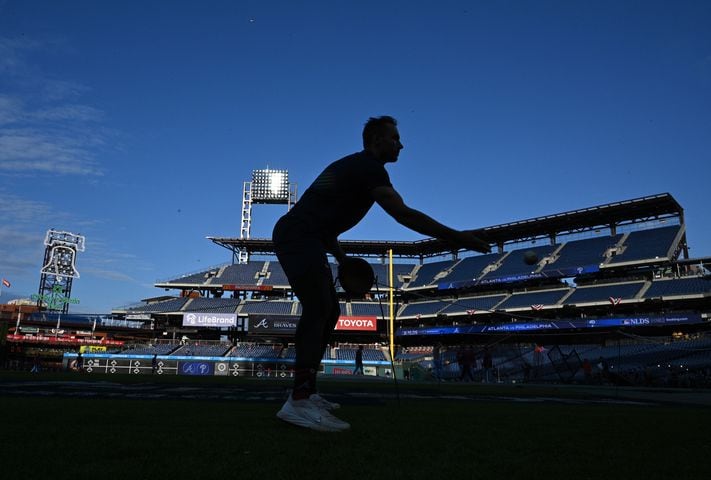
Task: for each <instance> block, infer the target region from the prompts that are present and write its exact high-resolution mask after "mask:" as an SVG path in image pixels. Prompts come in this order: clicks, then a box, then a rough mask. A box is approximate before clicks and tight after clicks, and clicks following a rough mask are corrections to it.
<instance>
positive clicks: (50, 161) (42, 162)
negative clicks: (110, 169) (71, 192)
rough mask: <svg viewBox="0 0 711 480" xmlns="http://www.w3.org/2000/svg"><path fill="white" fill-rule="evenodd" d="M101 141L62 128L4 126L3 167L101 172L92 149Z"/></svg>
mask: <svg viewBox="0 0 711 480" xmlns="http://www.w3.org/2000/svg"><path fill="white" fill-rule="evenodd" d="M97 142H99V140H97V139H92V138H73V137H71V136H70V135H69V134H68V132H62V131H51V130H45V131H42V130H39V129H35V128H26V129H0V170H5V171H12V172H22V171H35V172H41V173H58V174H75V175H101V173H102V172H101V169H100V168H99V166H98V164H97V162H96V160H95V158H94V152H93V151H92V149H91V147H92V146H93V145H94V144H96V143H97Z"/></svg>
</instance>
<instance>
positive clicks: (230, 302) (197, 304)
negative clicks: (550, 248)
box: [183, 297, 240, 313]
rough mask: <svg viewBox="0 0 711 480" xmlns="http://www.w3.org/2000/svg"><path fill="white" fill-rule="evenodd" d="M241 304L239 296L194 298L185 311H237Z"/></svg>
mask: <svg viewBox="0 0 711 480" xmlns="http://www.w3.org/2000/svg"><path fill="white" fill-rule="evenodd" d="M239 304H240V299H239V298H203V297H201V298H193V299H192V301H191V302H190V303H188V304H187V305H186V306H185V308H184V309H183V311H185V312H206V313H235V312H236V311H237V307H238V306H239Z"/></svg>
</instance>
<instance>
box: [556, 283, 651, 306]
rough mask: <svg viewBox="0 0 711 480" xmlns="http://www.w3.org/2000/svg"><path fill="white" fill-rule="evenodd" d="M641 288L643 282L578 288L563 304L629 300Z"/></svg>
mask: <svg viewBox="0 0 711 480" xmlns="http://www.w3.org/2000/svg"><path fill="white" fill-rule="evenodd" d="M643 286H644V282H631V283H615V284H610V285H595V286H591V287H578V288H577V289H575V291H574V292H573V293H572V294H571V295H570V296H569V297H568V298H567V299H566V300H565V303H566V304H568V305H576V304H581V303H593V302H609V301H610V297H612V298H621V299H622V300H629V299H632V298H635V296H636V295H637V294H638V293H639V292H640V290H641V289H642V287H643Z"/></svg>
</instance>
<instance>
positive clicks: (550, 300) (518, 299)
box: [496, 288, 570, 310]
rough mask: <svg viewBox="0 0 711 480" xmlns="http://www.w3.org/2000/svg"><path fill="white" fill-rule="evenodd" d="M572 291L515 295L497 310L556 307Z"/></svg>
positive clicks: (545, 291)
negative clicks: (539, 306)
mask: <svg viewBox="0 0 711 480" xmlns="http://www.w3.org/2000/svg"><path fill="white" fill-rule="evenodd" d="M569 291H570V289H567V288H566V289H558V290H544V291H537V292H526V293H514V294H513V295H511V296H510V297H509V298H507V299H506V300H504V301H503V302H502V303H500V304H499V305H498V306H497V307H496V308H497V310H506V309H512V308H531V307H532V306H534V305H544V306H549V305H555V304H557V303H558V302H559V301H560V300H561V299H562V298H563V296H564V295H565V294H567V293H568V292H569Z"/></svg>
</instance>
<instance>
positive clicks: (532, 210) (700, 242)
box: [0, 0, 711, 312]
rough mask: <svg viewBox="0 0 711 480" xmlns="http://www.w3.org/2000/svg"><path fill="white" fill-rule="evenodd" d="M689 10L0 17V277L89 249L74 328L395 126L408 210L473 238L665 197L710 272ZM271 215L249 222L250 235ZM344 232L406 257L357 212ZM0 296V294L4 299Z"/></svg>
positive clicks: (648, 6)
mask: <svg viewBox="0 0 711 480" xmlns="http://www.w3.org/2000/svg"><path fill="white" fill-rule="evenodd" d="M709 25H711V3H709V2H706V1H697V2H689V1H674V2H672V1H668V2H654V1H634V2H633V1H601V2H588V1H579V2H578V1H567V0H566V1H558V2H546V1H521V2H513V1H502V2H447V1H443V2H433V1H419V2H413V1H392V2H390V1H382V0H381V1H358V2H355V1H353V2H347V1H328V2H326V1H322V2H308V1H306V2H291V1H283V2H276V1H268V0H262V1H224V2H222V1H211V2H181V1H170V2H169V1H163V2H157V1H144V2H137V1H135V2H133V1H123V2H111V1H105V2H104V1H102V2H96V1H63V2H56V1H15V0H6V1H1V0H0V220H1V221H0V276H2V277H4V278H7V279H9V280H10V281H11V282H12V287H11V288H10V289H5V290H4V292H3V296H5V297H6V296H7V294H8V293H13V294H15V295H30V294H32V293H36V292H37V289H38V286H39V269H40V268H41V266H42V265H41V263H42V259H43V249H44V246H43V244H42V241H43V239H44V235H45V232H46V231H47V229H49V228H56V229H60V230H66V231H71V232H74V233H81V234H83V235H85V236H86V251H85V252H83V253H80V254H79V255H78V258H77V268H78V270H79V272H80V274H81V278H79V279H77V280H75V281H74V288H73V295H72V296H73V297H75V298H78V299H80V300H81V304H80V305H78V306H73V307H72V311H77V312H80V311H84V312H107V311H109V310H110V309H111V308H112V307H116V306H119V305H124V304H128V303H132V302H135V301H137V300H139V299H141V298H145V297H150V296H154V295H160V294H162V293H163V292H162V291H161V290H159V289H156V288H155V287H153V284H154V283H155V281H156V280H158V279H162V280H164V279H167V278H171V277H173V276H176V275H179V274H182V273H187V272H193V271H198V270H200V269H202V268H206V267H209V266H212V265H216V264H220V263H224V262H229V261H230V260H231V256H230V254H229V252H228V251H227V250H224V249H222V248H220V247H218V246H216V245H214V244H212V243H211V242H209V241H208V240H206V239H205V237H206V236H238V235H239V229H240V212H241V200H242V184H243V182H244V181H246V180H249V179H250V178H251V172H252V170H253V169H256V168H265V167H267V166H269V167H272V168H286V169H288V170H289V171H290V175H291V180H292V181H294V182H296V183H297V184H298V185H299V188H300V190H303V189H304V188H306V187H307V186H308V184H309V183H310V182H311V180H313V178H314V177H315V176H316V175H317V174H318V173H319V172H320V170H321V169H322V168H323V167H324V166H325V165H326V164H328V163H330V162H331V161H333V160H336V159H338V158H340V157H342V156H344V155H346V154H349V153H352V152H355V151H357V150H359V149H360V148H361V146H360V132H361V128H362V124H363V123H364V121H365V120H366V119H367V118H368V117H369V116H372V115H381V114H390V115H394V116H395V117H397V118H398V120H399V122H400V132H401V135H402V139H403V143H404V145H405V150H404V151H403V152H402V154H401V156H400V161H399V162H398V163H397V164H394V165H390V166H389V167H388V168H389V171H390V174H391V179H392V181H393V184H394V186H395V188H396V189H397V190H398V191H399V192H400V193H401V194H402V195H403V197H404V198H405V200H406V202H407V203H408V204H410V205H411V206H413V207H415V208H418V209H420V210H423V211H425V212H426V213H429V214H431V215H432V216H433V217H435V218H437V219H438V220H440V221H442V222H444V223H446V224H449V225H451V226H452V227H455V228H477V227H482V226H488V225H496V224H500V223H505V222H509V221H515V220H521V219H525V218H530V217H535V216H539V215H547V214H552V213H558V212H561V211H567V210H571V209H576V208H584V207H589V206H593V205H598V204H602V203H608V202H613V201H618V200H624V199H629V198H635V197H639V196H644V195H651V194H656V193H662V192H670V193H671V194H672V195H674V196H675V197H676V198H677V200H678V201H679V202H680V203H681V204H682V206H683V207H684V208H685V209H686V221H687V227H688V241H689V244H690V246H691V254H692V256H696V257H700V256H709V255H711V222H710V221H709V219H708V211H709V205H710V203H711V202H709V198H708V197H709V196H708V192H709V183H708V182H709V172H710V170H711V167H709V165H711V161H710V160H711V159H710V158H709V156H710V155H709V152H711V29H710V28H708V26H709ZM284 211H285V207H281V206H256V207H255V209H254V211H253V216H254V219H253V227H252V236H253V237H268V236H269V235H270V234H271V227H272V225H273V223H274V221H275V219H276V218H277V217H278V216H279V215H280V214H282V213H283V212H284ZM343 238H348V239H372V240H387V239H390V240H415V239H420V238H421V236H419V235H418V234H415V233H413V232H410V231H408V230H406V229H405V228H404V227H401V226H399V225H398V224H397V223H395V222H394V221H393V220H391V219H390V218H389V217H387V216H386V215H385V214H384V213H383V212H382V211H381V210H380V209H379V207H377V206H376V207H374V208H373V210H372V211H371V213H370V214H369V216H368V217H367V219H366V220H365V221H363V222H362V223H361V224H360V225H359V226H357V227H356V228H354V229H353V230H351V231H350V232H347V233H346V234H345V235H344V236H343ZM0 301H1V299H0Z"/></svg>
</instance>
